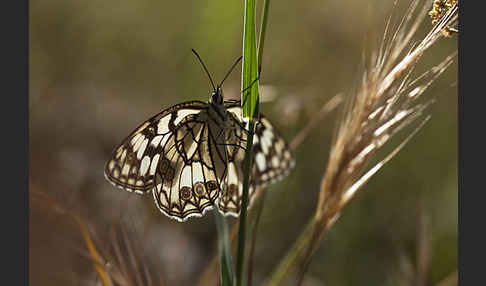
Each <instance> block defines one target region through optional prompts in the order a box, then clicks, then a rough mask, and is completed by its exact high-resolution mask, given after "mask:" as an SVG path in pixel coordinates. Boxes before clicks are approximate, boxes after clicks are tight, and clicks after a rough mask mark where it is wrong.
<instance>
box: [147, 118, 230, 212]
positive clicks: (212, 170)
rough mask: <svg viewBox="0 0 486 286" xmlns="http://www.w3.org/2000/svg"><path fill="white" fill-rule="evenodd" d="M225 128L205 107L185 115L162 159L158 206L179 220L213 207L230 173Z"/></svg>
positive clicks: (156, 194)
mask: <svg viewBox="0 0 486 286" xmlns="http://www.w3.org/2000/svg"><path fill="white" fill-rule="evenodd" d="M222 130H223V127H222V126H220V125H219V124H216V122H214V121H213V120H212V119H211V118H210V116H209V113H208V110H207V109H206V110H203V111H201V112H200V113H198V114H191V115H188V116H186V117H185V118H183V119H182V120H181V121H180V122H179V123H178V124H177V126H176V127H175V128H174V131H173V133H172V135H171V137H170V138H169V139H168V141H167V143H166V144H165V145H164V146H163V150H162V152H161V155H160V159H159V167H158V169H157V171H156V172H155V188H154V192H153V195H154V199H155V202H156V204H157V206H158V208H159V209H160V210H161V211H162V212H163V213H164V214H166V215H167V216H169V217H171V218H174V219H176V220H178V221H185V220H186V219H187V218H189V217H193V216H202V215H204V213H205V212H206V211H207V210H210V209H212V207H213V204H214V202H215V201H216V199H218V196H219V193H220V186H221V179H222V178H223V177H224V175H225V172H226V162H227V160H226V156H225V153H224V145H223V143H224V142H223V137H222V136H218V134H221V133H220V132H221V131H222Z"/></svg>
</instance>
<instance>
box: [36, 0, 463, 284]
mask: <svg viewBox="0 0 486 286" xmlns="http://www.w3.org/2000/svg"><path fill="white" fill-rule="evenodd" d="M260 2H262V1H260ZM392 2H393V1H390V0H371V1H358V0H342V1H317V0H311V1H288V0H281V1H272V2H271V7H270V13H269V22H268V28H267V35H266V41H265V52H264V58H263V71H262V76H261V80H260V82H261V84H262V85H263V89H262V93H263V95H262V96H263V100H264V103H262V105H261V110H262V113H264V114H265V115H266V116H267V117H268V118H269V119H270V120H271V121H272V122H273V123H274V124H275V125H276V126H277V128H278V129H279V130H280V133H281V134H282V135H283V136H284V137H285V138H286V139H287V140H288V141H290V140H291V139H292V138H293V137H294V136H295V135H296V134H298V132H299V131H300V130H302V128H304V127H305V126H306V124H307V123H308V122H309V120H311V118H312V117H313V116H314V115H315V114H316V113H317V112H318V110H319V109H320V108H321V106H322V105H324V104H325V103H326V102H327V101H328V100H329V99H331V98H332V97H333V96H335V95H336V94H338V93H344V95H345V96H350V95H352V94H353V91H354V90H355V88H356V87H357V86H358V83H359V80H360V79H361V72H362V69H360V66H361V63H362V55H363V54H370V53H371V52H373V51H376V50H377V48H378V47H379V39H380V37H381V35H382V33H383V30H384V25H385V21H386V18H387V17H388V16H389V15H390V14H391V13H392ZM243 3H244V2H243V1H224V0H212V1H156V0H141V1H126V0H122V1H114V0H103V1H100V0H83V1H80V0H72V1H61V0H43V1H40V0H32V1H30V97H29V110H30V116H29V117H30V192H31V196H30V259H29V263H30V281H31V282H30V285H39V286H40V285H96V283H100V282H99V279H98V276H97V275H96V272H95V270H94V267H93V264H92V263H91V262H90V259H89V256H88V252H87V249H86V246H85V244H84V242H83V238H82V235H81V233H80V232H79V228H78V227H77V226H76V224H73V223H72V221H70V219H69V216H68V215H66V214H65V213H63V212H59V211H56V210H55V208H54V207H53V206H52V205H51V204H50V203H48V202H47V201H46V200H45V199H39V198H37V196H36V195H35V194H39V193H40V194H46V195H48V196H49V197H50V198H51V199H54V200H56V201H57V202H59V203H60V204H61V205H62V206H63V207H65V208H66V209H67V210H70V211H72V212H76V213H78V214H80V215H81V216H82V217H83V218H84V219H85V220H86V221H87V222H89V224H90V227H91V230H92V232H93V233H95V234H96V236H97V238H98V239H99V243H100V244H101V245H109V244H110V243H111V242H110V240H109V239H108V237H109V231H108V230H109V228H110V227H111V226H113V225H121V226H122V227H123V228H124V229H126V230H127V233H128V235H129V238H130V240H131V241H133V242H134V244H135V245H137V246H136V247H134V249H135V250H136V252H137V255H139V256H140V257H142V260H143V261H144V262H145V263H146V264H147V265H150V267H151V268H152V269H154V270H156V271H157V272H158V273H157V274H158V275H159V276H161V277H162V280H163V281H164V283H165V284H164V285H194V284H195V283H196V281H197V280H198V279H199V276H200V275H201V274H202V272H203V271H204V269H205V268H206V267H207V266H208V264H209V263H210V260H211V258H212V257H213V255H214V253H215V251H217V234H216V227H215V224H214V215H213V214H212V213H211V212H209V213H207V214H206V215H205V216H204V217H203V218H196V219H190V220H189V221H188V222H186V223H178V222H176V221H174V220H171V219H169V218H167V217H166V216H164V215H163V214H161V213H160V212H159V211H158V210H157V208H156V206H155V204H154V202H153V199H152V197H151V195H150V196H146V197H142V196H138V195H135V194H131V193H126V192H124V191H120V190H119V189H116V188H114V187H113V186H112V185H110V184H109V183H108V182H107V181H106V180H105V179H104V177H103V168H104V164H105V162H106V160H108V158H109V157H110V155H111V152H112V150H113V149H114V148H115V147H116V146H117V145H118V144H119V143H120V142H121V140H122V139H123V138H125V137H126V136H127V135H128V134H129V133H130V132H131V131H132V130H133V129H134V128H135V127H136V126H138V124H140V123H141V122H142V121H144V120H146V119H148V118H149V117H151V116H152V115H154V114H156V113H158V112H160V111H161V110H162V109H164V108H167V107H169V106H171V105H173V104H176V103H179V102H182V101H187V100H207V99H208V97H209V95H210V92H211V88H210V84H209V82H208V79H207V77H206V75H205V74H204V72H203V70H202V68H201V66H200V64H199V63H198V62H197V60H196V58H195V57H194V55H193V54H192V53H191V48H194V49H196V50H197V51H198V52H199V53H200V55H201V56H202V58H203V59H204V61H205V63H206V65H207V66H208V68H209V70H210V71H211V73H212V75H213V78H214V79H215V81H220V80H221V79H222V77H223V76H224V74H225V72H226V71H227V69H228V68H229V67H230V66H231V64H232V63H233V62H234V60H235V59H236V58H237V57H238V56H240V55H241V48H242V23H243ZM258 4H259V7H260V6H261V3H258ZM408 4H409V2H408V1H407V0H403V1H400V3H399V5H398V7H397V8H396V10H395V11H394V12H393V13H395V14H396V16H395V18H394V19H395V20H398V18H399V16H401V15H403V14H404V11H405V9H406V8H407V6H408ZM259 11H261V10H259ZM257 20H258V22H259V17H258V18H257ZM430 28H431V24H430V21H429V19H428V18H427V19H426V20H425V21H424V22H423V23H422V25H421V28H420V29H419V32H418V34H417V37H416V39H417V40H419V39H421V38H420V37H423V36H424V35H425V34H426V33H427V31H428V30H429V29H430ZM456 49H457V38H451V39H448V40H442V41H440V42H439V44H438V45H436V47H434V48H432V49H431V50H429V51H428V52H427V53H426V54H425V56H424V57H423V58H422V60H421V63H420V64H419V66H418V67H417V70H418V72H420V71H423V70H426V69H428V68H430V67H431V66H433V65H436V64H438V63H439V62H440V61H442V60H443V58H444V57H445V56H447V55H449V54H451V53H452V52H453V51H454V50H456ZM240 70H241V68H237V69H236V70H235V72H233V74H232V75H231V76H230V78H228V80H227V81H226V82H225V86H224V92H225V97H226V98H238V97H239V90H240V81H241V75H240ZM416 74H418V73H416ZM456 79H457V62H454V63H453V65H452V66H451V67H450V68H449V69H448V70H447V71H446V72H445V73H444V74H443V75H442V76H441V77H440V78H439V79H438V80H437V81H436V82H435V83H434V84H433V85H432V86H431V88H430V89H429V90H428V91H426V94H424V96H426V97H432V96H434V97H436V99H437V102H436V103H435V104H434V105H432V106H431V108H430V109H429V111H430V113H431V114H432V119H431V120H430V121H429V123H427V124H426V125H425V127H424V128H423V129H422V130H421V131H420V132H419V133H418V134H417V136H415V137H414V138H413V140H412V141H411V142H410V143H409V144H408V145H407V146H406V147H405V148H404V149H403V150H402V151H401V152H400V153H399V154H398V155H397V156H396V157H395V158H394V159H393V160H392V161H391V162H390V163H389V164H388V165H387V166H385V167H384V168H383V169H382V170H381V171H380V172H379V173H378V174H377V175H376V176H374V178H373V179H372V180H371V181H370V182H369V183H368V184H367V185H366V186H365V187H364V189H363V190H362V191H361V192H360V193H359V194H358V195H357V197H356V198H355V200H354V201H352V202H351V203H350V204H349V205H348V206H347V207H346V208H345V209H344V211H343V213H342V215H341V217H340V219H339V220H338V222H337V223H336V225H335V226H334V227H333V228H332V230H331V231H330V232H329V233H328V235H327V236H326V238H325V239H324V240H323V243H322V245H321V247H320V249H319V250H318V252H317V253H316V255H315V257H314V259H313V262H312V264H311V265H310V268H309V271H308V273H307V275H306V279H305V281H304V285H417V284H414V281H415V280H414V279H415V278H416V277H417V275H418V273H419V272H423V273H425V274H422V275H424V276H425V278H424V279H423V281H425V285H436V284H438V283H439V282H440V281H441V280H443V279H444V278H446V277H448V276H449V275H450V274H451V273H454V271H456V269H457V261H456V258H457V101H458V98H457V84H456ZM340 107H341V108H338V110H336V111H333V112H331V113H330V114H328V115H327V117H325V119H323V120H322V122H321V123H320V124H319V126H318V127H317V128H316V129H313V130H312V132H311V133H310V135H309V136H308V137H307V138H306V140H305V141H304V142H303V143H302V144H301V145H300V146H299V147H298V148H297V149H296V150H295V154H294V155H295V158H296V162H297V164H296V168H295V169H294V170H293V171H292V172H291V173H290V175H289V176H288V177H287V178H286V179H284V180H283V181H281V182H280V183H277V184H275V185H272V186H270V187H269V188H268V194H267V196H266V204H265V208H264V210H263V213H262V217H261V221H260V226H259V233H258V240H257V244H256V249H255V266H254V267H255V269H254V271H255V272H254V285H260V284H261V283H262V281H263V280H264V279H265V277H268V275H269V273H270V271H271V270H272V269H273V268H274V267H275V266H276V264H277V263H278V262H279V261H280V259H281V258H282V256H283V255H284V254H285V252H286V250H287V249H288V248H289V247H290V245H291V244H292V242H293V241H294V239H295V238H296V237H297V235H298V234H299V233H300V231H301V230H302V228H303V226H304V224H305V223H306V222H307V220H308V219H309V217H310V216H311V215H312V213H313V211H314V209H315V204H316V199H317V195H318V189H319V185H320V181H321V179H322V176H323V174H324V172H325V166H326V164H327V160H328V154H329V148H330V143H331V140H332V135H333V134H334V131H335V128H336V126H337V123H338V120H339V118H340V117H339V111H340V110H341V109H342V106H340ZM228 222H229V224H230V225H231V224H233V223H234V222H235V219H234V218H229V219H228ZM214 275H218V274H217V273H214Z"/></svg>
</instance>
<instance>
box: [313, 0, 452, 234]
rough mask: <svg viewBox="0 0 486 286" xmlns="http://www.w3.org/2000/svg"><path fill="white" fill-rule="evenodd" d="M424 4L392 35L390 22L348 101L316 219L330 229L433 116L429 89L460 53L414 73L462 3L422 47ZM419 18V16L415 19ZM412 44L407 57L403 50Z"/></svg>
mask: <svg viewBox="0 0 486 286" xmlns="http://www.w3.org/2000/svg"><path fill="white" fill-rule="evenodd" d="M418 3H419V1H417V0H416V1H413V2H412V3H411V5H410V7H409V9H408V11H407V12H406V14H405V16H404V17H403V19H402V20H401V22H400V23H399V24H398V27H397V28H396V30H395V32H394V33H393V34H391V35H390V33H389V27H390V19H389V20H388V22H387V25H386V28H385V33H384V36H383V40H382V45H381V48H380V49H379V50H378V52H377V53H376V54H375V55H374V56H372V60H371V61H370V67H371V68H368V69H367V70H365V72H364V74H363V78H362V81H361V85H360V86H359V88H358V90H357V93H356V95H355V96H354V97H353V98H352V101H351V102H349V104H348V106H347V109H346V110H345V113H344V114H345V115H344V118H343V120H342V122H341V124H340V126H339V128H338V131H337V135H336V137H335V140H334V142H333V145H332V147H331V153H330V158H329V162H328V166H327V169H326V174H325V176H324V177H323V181H322V183H321V191H320V195H319V202H318V208H317V211H316V219H317V221H320V224H321V227H322V228H328V227H329V226H330V225H332V223H333V222H334V221H335V220H336V219H337V217H338V215H339V212H340V210H341V209H342V208H343V207H344V206H345V205H346V204H347V203H348V202H349V200H350V199H351V198H353V196H354V195H355V193H356V191H358V190H359V189H360V188H361V187H362V186H363V185H364V184H365V183H366V182H367V181H368V180H369V179H370V178H371V177H372V176H373V174H375V173H376V172H377V171H378V170H379V169H380V168H381V167H382V166H383V165H384V164H385V163H386V162H388V161H389V160H390V159H391V158H392V157H393V156H394V155H395V154H396V153H397V152H398V151H399V150H400V149H401V148H402V147H403V146H404V145H405V144H406V143H407V142H408V140H409V139H410V138H411V137H412V136H413V135H414V134H415V133H416V132H417V131H418V130H419V129H420V128H421V127H422V126H423V124H424V123H425V122H426V121H427V120H428V119H429V117H430V116H428V115H427V114H426V109H427V107H428V106H429V105H430V104H431V103H433V102H434V99H433V98H429V99H424V98H422V95H423V93H424V91H425V90H426V89H427V88H428V87H429V86H430V85H431V84H432V82H433V81H434V80H435V79H436V78H437V77H438V76H439V75H440V74H442V73H443V72H444V71H445V70H446V69H447V67H448V66H449V65H450V64H451V63H452V61H453V58H454V57H455V55H456V53H454V54H452V55H450V56H449V57H447V58H446V59H444V60H443V61H442V62H441V63H439V64H438V65H437V66H435V67H433V68H431V69H430V70H428V71H426V72H425V73H423V74H422V75H420V76H418V77H416V78H412V76H411V73H412V71H413V68H414V66H415V64H416V63H417V61H418V60H419V59H420V57H421V56H422V55H423V54H424V52H425V51H426V50H427V49H428V48H429V47H431V46H432V45H433V44H434V43H435V42H436V41H437V40H438V39H439V38H441V37H442V36H444V34H443V33H442V32H441V31H443V30H444V29H445V28H446V27H450V26H454V25H456V24H457V17H458V4H457V2H455V3H454V4H453V5H451V7H450V9H449V10H448V11H447V12H445V13H443V15H442V17H441V18H440V19H438V21H437V23H436V25H435V26H434V27H433V28H432V30H431V31H430V32H429V33H428V34H427V35H426V36H425V37H424V39H423V40H422V41H421V42H420V43H418V44H417V45H412V44H411V39H412V37H413V35H414V34H415V32H416V31H417V29H418V27H419V24H420V23H421V22H422V20H423V19H424V17H425V15H426V11H427V10H428V9H429V6H428V5H426V6H424V8H423V10H422V11H421V12H419V13H415V12H416V8H417V6H418ZM414 15H416V16H414ZM410 45H412V47H411V48H410V49H409V51H408V52H407V53H405V55H403V54H404V50H405V48H406V47H407V46H410ZM412 123H415V124H417V126H416V128H415V129H413V131H411V132H410V133H409V134H408V136H407V137H406V139H405V140H404V141H402V142H401V143H400V144H399V145H398V146H397V147H396V148H395V149H394V150H393V151H392V152H391V153H390V154H388V155H387V156H385V158H384V159H382V160H381V161H379V162H378V163H377V164H376V165H374V166H372V167H371V168H369V164H370V161H371V159H372V158H374V155H375V153H376V151H377V150H378V149H380V148H381V147H382V146H383V145H385V144H386V143H388V142H389V140H390V139H391V138H392V137H393V136H394V135H395V134H397V133H398V132H399V131H401V130H402V129H403V128H404V127H406V126H409V125H411V124H412Z"/></svg>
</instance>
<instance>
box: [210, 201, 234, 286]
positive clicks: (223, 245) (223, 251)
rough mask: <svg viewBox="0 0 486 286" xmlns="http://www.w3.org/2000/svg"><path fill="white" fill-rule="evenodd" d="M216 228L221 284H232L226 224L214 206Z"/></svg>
mask: <svg viewBox="0 0 486 286" xmlns="http://www.w3.org/2000/svg"><path fill="white" fill-rule="evenodd" d="M214 214H215V217H216V228H217V229H218V248H219V253H220V265H221V285H222V286H233V283H234V274H233V261H232V258H231V247H230V244H229V236H228V225H227V224H226V219H225V218H224V216H223V215H222V214H221V213H220V212H219V211H218V210H217V209H216V208H215V210H214Z"/></svg>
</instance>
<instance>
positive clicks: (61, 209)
mask: <svg viewBox="0 0 486 286" xmlns="http://www.w3.org/2000/svg"><path fill="white" fill-rule="evenodd" d="M31 195H32V197H33V198H36V199H39V200H40V201H41V202H43V203H44V204H46V205H47V206H48V209H49V210H51V211H53V212H55V213H56V214H59V215H63V216H64V217H67V218H69V219H71V221H72V222H74V223H75V225H77V227H79V231H80V233H81V235H82V237H83V240H84V243H85V246H86V248H87V250H88V251H87V253H85V252H82V253H81V256H83V257H85V258H87V259H89V260H90V261H91V262H92V263H93V267H94V269H95V271H96V274H97V277H98V280H99V281H100V283H101V285H103V286H135V285H147V286H152V285H164V283H163V282H162V280H161V278H160V275H158V273H159V272H160V270H158V269H157V270H154V271H151V270H150V269H149V267H148V265H147V264H146V263H145V262H144V261H143V259H142V257H141V256H140V255H139V254H138V252H137V251H135V248H134V245H133V241H132V240H131V239H130V238H129V236H128V234H127V232H126V231H125V229H124V228H123V227H122V226H121V225H120V226H113V227H112V229H111V232H110V237H111V241H109V244H106V243H100V241H102V240H101V239H99V238H97V237H96V235H95V233H94V232H93V231H92V227H91V225H90V224H89V223H88V222H87V221H86V220H85V219H84V218H83V217H82V216H81V215H80V214H79V213H78V212H76V211H75V210H73V209H69V208H66V207H65V206H64V205H63V203H61V202H59V201H57V200H56V199H55V198H53V197H52V196H50V195H48V194H46V193H43V192H36V191H31ZM136 249H138V250H140V249H141V248H140V247H137V248H136ZM154 281H155V282H157V284H154Z"/></svg>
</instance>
